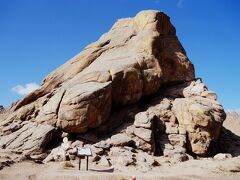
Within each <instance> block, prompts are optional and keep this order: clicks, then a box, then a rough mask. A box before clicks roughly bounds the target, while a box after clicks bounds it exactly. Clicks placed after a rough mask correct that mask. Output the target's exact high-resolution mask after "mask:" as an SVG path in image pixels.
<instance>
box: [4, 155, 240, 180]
mask: <svg viewBox="0 0 240 180" xmlns="http://www.w3.org/2000/svg"><path fill="white" fill-rule="evenodd" d="M239 162H240V158H232V159H229V160H224V161H222V160H221V161H216V160H207V159H206V160H190V161H187V162H183V163H178V164H175V165H170V166H169V165H167V166H165V165H164V166H159V167H156V168H154V169H153V170H151V171H149V172H145V173H144V172H136V171H134V170H131V168H126V171H124V172H115V171H114V172H113V168H106V167H105V168H104V167H97V166H94V167H93V166H90V167H89V171H85V170H81V171H79V170H78V165H77V164H75V168H68V169H64V168H62V167H61V165H60V163H58V162H52V163H48V164H36V163H34V162H31V161H25V162H21V163H17V164H14V165H11V166H10V167H5V168H4V169H3V170H1V171H0V179H1V180H5V179H6V180H8V179H14V180H22V179H31V180H34V179H44V180H48V179H50V180H51V179H54V180H55V179H58V180H66V179H70V180H92V179H94V180H102V179H103V180H113V179H116V180H125V179H129V180H131V177H132V176H133V175H135V176H136V178H137V180H146V179H149V180H150V179H151V180H157V179H164V180H165V179H173V180H188V179H208V180H210V179H217V180H237V179H240V173H239V171H240V170H239V168H240V166H239V167H238V165H239ZM236 163H237V164H236ZM82 169H85V165H84V164H83V166H82ZM233 171H238V172H233Z"/></svg>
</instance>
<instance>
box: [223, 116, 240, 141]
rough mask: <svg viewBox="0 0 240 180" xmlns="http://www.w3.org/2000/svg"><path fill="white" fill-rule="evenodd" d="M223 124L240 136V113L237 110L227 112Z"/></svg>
mask: <svg viewBox="0 0 240 180" xmlns="http://www.w3.org/2000/svg"><path fill="white" fill-rule="evenodd" d="M223 126H224V127H225V128H227V129H229V130H231V131H232V132H233V133H234V134H236V135H238V136H240V114H239V112H236V111H229V112H227V117H226V120H225V121H224V123H223Z"/></svg>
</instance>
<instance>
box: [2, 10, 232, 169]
mask: <svg viewBox="0 0 240 180" xmlns="http://www.w3.org/2000/svg"><path fill="white" fill-rule="evenodd" d="M216 99H217V96H216V94H215V93H214V92H212V91H210V90H208V88H207V86H206V85H205V84H204V83H203V82H202V81H201V79H195V72H194V66H193V64H192V63H191V62H190V60H189V59H188V57H187V55H186V52H185V50H184V48H183V47H182V45H181V43H180V42H179V40H178V38H177V36H176V30H175V28H174V26H173V25H172V24H171V22H170V18H169V17H168V16H167V15H166V14H164V13H163V12H159V11H151V10H147V11H141V12H140V13H138V14H137V15H136V16H135V17H133V18H125V19H120V20H118V21H117V22H116V23H115V24H114V25H113V26H112V28H111V29H110V30H109V32H107V33H105V34H103V35H102V36H101V37H100V38H99V40H97V41H96V42H94V43H92V44H90V45H88V46H87V47H85V48H84V49H83V51H82V52H80V53H79V54H77V55H76V56H75V57H73V58H72V59H70V60H69V61H68V62H66V63H65V64H63V65H62V66H61V67H59V68H58V69H56V70H55V71H53V72H52V73H50V74H49V75H48V76H47V77H46V78H45V79H44V80H43V82H42V84H41V86H40V88H39V89H37V90H36V91H34V92H32V93H31V94H29V95H27V96H26V97H25V98H23V99H22V100H20V101H18V102H17V103H16V104H14V105H13V106H12V107H11V108H10V109H9V110H7V111H4V113H0V138H1V142H0V148H2V149H3V148H5V149H7V150H8V149H10V150H11V149H14V150H16V151H17V152H22V153H24V154H26V155H28V156H29V155H30V157H32V158H35V159H37V158H38V157H40V155H41V154H43V153H45V151H46V147H47V145H48V144H49V143H50V142H51V141H53V140H54V139H55V133H56V134H57V135H58V136H59V137H69V138H72V139H71V142H73V143H72V144H71V142H69V145H67V146H65V145H64V147H67V148H63V147H62V146H61V145H59V144H60V143H59V142H58V143H59V144H58V145H59V146H58V147H54V148H53V147H51V148H50V150H51V153H50V154H49V155H48V156H47V157H46V158H45V160H44V161H45V162H48V161H51V160H55V161H59V160H60V161H62V160H65V159H66V156H67V155H69V157H70V159H75V158H76V147H78V146H81V147H82V146H83V145H84V146H85V147H90V148H91V149H92V151H93V157H92V158H91V160H90V161H91V162H94V163H98V162H99V163H103V164H108V163H107V161H109V162H110V163H113V164H115V165H117V166H119V165H121V166H135V165H136V164H138V163H137V161H139V162H140V161H141V159H142V162H143V163H145V162H147V163H145V164H148V165H147V166H144V165H143V163H139V165H140V167H143V169H145V168H146V169H149V168H151V167H150V166H153V164H154V163H155V161H154V158H153V157H152V155H164V156H165V157H166V158H169V159H171V158H173V159H177V161H184V160H186V159H187V157H189V156H188V155H187V154H186V152H191V153H193V154H195V155H197V156H206V155H208V154H209V152H210V151H211V149H212V147H213V146H214V144H216V143H218V140H219V135H220V130H221V127H222V123H223V121H224V119H225V113H224V110H223V107H222V106H221V105H220V104H219V103H218V102H217V101H216ZM225 134H228V133H225ZM225 139H226V138H225ZM221 142H222V141H221ZM231 142H232V141H231ZM53 144H54V143H53ZM53 144H52V145H53ZM217 145H218V146H219V144H217ZM56 146H57V145H56ZM45 155H46V154H44V156H42V157H41V159H42V158H43V157H45ZM143 156H145V159H144V158H143ZM136 157H137V159H136Z"/></svg>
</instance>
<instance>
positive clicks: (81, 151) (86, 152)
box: [77, 147, 92, 171]
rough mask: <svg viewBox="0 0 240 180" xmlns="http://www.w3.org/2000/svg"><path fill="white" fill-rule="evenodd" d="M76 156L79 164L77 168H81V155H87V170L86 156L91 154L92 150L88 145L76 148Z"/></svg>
mask: <svg viewBox="0 0 240 180" xmlns="http://www.w3.org/2000/svg"><path fill="white" fill-rule="evenodd" d="M77 154H78V158H79V166H78V169H79V170H80V169H81V157H85V156H87V163H86V170H87V171H88V156H92V151H91V149H90V148H89V147H82V148H78V152H77Z"/></svg>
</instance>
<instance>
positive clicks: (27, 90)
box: [11, 83, 39, 95]
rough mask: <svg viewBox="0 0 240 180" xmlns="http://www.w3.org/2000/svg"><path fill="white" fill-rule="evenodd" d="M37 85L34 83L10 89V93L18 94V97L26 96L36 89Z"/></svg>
mask: <svg viewBox="0 0 240 180" xmlns="http://www.w3.org/2000/svg"><path fill="white" fill-rule="evenodd" d="M38 88H39V85H38V84H36V83H28V84H25V85H23V86H22V85H17V86H15V87H13V88H12V89H11V91H13V92H16V93H18V94H19V95H27V94H29V93H31V92H33V91H34V90H36V89H38Z"/></svg>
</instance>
